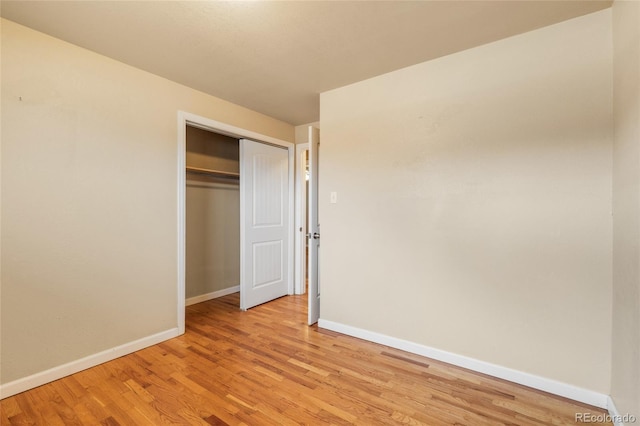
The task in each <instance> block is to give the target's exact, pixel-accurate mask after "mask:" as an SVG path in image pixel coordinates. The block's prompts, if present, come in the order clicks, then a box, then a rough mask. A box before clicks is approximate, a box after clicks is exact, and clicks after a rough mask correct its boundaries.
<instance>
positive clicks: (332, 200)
mask: <svg viewBox="0 0 640 426" xmlns="http://www.w3.org/2000/svg"><path fill="white" fill-rule="evenodd" d="M329 202H330V203H331V204H335V203H337V202H338V193H337V192H332V193H331V197H330V200H329Z"/></svg>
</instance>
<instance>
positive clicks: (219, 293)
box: [184, 285, 240, 306]
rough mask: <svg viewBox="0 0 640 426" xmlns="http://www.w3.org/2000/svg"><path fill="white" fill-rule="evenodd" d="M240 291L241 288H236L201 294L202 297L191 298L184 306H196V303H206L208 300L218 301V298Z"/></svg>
mask: <svg viewBox="0 0 640 426" xmlns="http://www.w3.org/2000/svg"><path fill="white" fill-rule="evenodd" d="M239 291H240V286H239V285H237V286H234V287H229V288H225V289H222V290H218V291H214V292H211V293H207V294H201V295H200V296H194V297H190V298H188V299H187V300H185V301H184V306H190V305H195V304H196V303H201V302H206V301H207V300H211V299H217V298H218V297H222V296H226V295H227V294H233V293H237V292H239Z"/></svg>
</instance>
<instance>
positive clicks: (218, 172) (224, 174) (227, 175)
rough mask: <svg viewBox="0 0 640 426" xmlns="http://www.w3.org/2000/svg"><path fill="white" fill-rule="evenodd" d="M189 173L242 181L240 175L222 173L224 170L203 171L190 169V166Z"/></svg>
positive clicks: (196, 168) (197, 168) (195, 168)
mask: <svg viewBox="0 0 640 426" xmlns="http://www.w3.org/2000/svg"><path fill="white" fill-rule="evenodd" d="M187 173H199V174H203V175H211V176H217V177H225V178H230V179H240V173H236V172H225V171H222V170H213V169H202V168H200V167H189V166H187Z"/></svg>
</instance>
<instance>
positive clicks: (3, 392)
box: [0, 328, 180, 399]
mask: <svg viewBox="0 0 640 426" xmlns="http://www.w3.org/2000/svg"><path fill="white" fill-rule="evenodd" d="M179 335H180V333H179V330H178V328H172V329H170V330H166V331H162V332H160V333H157V334H153V335H151V336H147V337H143V338H142V339H138V340H134V341H133V342H129V343H125V344H124V345H120V346H116V347H115V348H111V349H107V350H105V351H102V352H98V353H96V354H93V355H89V356H87V357H84V358H81V359H78V360H76V361H71V362H69V363H67V364H63V365H59V366H57V367H53V368H51V369H49V370H45V371H41V372H40V373H36V374H33V375H31V376H27V377H23V378H21V379H18V380H14V381H13V382H9V383H5V384H2V385H0V399H3V398H7V397H10V396H13V395H16V394H18V393H20V392H24V391H26V390H29V389H33V388H35V387H38V386H41V385H44V384H46V383H49V382H53V381H54V380H58V379H61V378H63V377H66V376H69V375H71V374H74V373H77V372H79V371H82V370H86V369H87V368H91V367H95V366H96V365H99V364H102V363H105V362H107V361H111V360H114V359H116V358H120V357H121V356H124V355H128V354H130V353H133V352H136V351H139V350H140V349H144V348H147V347H149V346H153V345H156V344H158V343H160V342H164V341H165V340H169V339H172V338H174V337H177V336H179Z"/></svg>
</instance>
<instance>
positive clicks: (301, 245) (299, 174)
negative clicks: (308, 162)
mask: <svg viewBox="0 0 640 426" xmlns="http://www.w3.org/2000/svg"><path fill="white" fill-rule="evenodd" d="M307 151H309V144H308V143H300V144H297V145H296V229H295V233H296V237H295V241H296V255H295V262H296V268H295V274H296V279H295V292H296V294H304V293H306V291H307V288H306V287H307V286H306V282H307V270H306V266H305V265H306V263H307V262H306V260H307V253H306V248H307V185H306V181H307V180H306V178H305V174H306V167H305V161H304V160H305V155H306V153H307Z"/></svg>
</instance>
